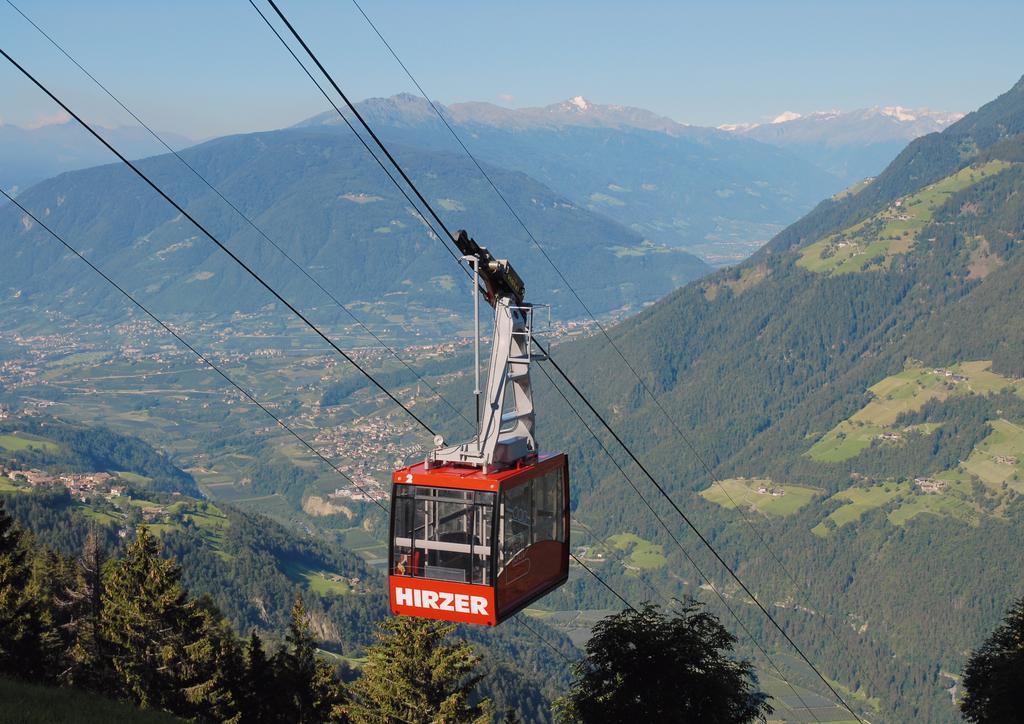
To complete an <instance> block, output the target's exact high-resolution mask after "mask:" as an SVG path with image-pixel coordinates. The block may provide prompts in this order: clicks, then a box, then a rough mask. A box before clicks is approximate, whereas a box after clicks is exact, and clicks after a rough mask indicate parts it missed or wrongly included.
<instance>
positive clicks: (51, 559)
mask: <svg viewBox="0 0 1024 724" xmlns="http://www.w3.org/2000/svg"><path fill="white" fill-rule="evenodd" d="M31 561H32V563H31V574H30V575H29V582H28V586H27V587H26V588H25V596H26V597H27V598H28V599H29V600H30V602H31V604H30V605H31V608H32V610H33V611H34V614H33V616H32V620H31V622H30V630H31V639H32V640H33V641H34V647H33V650H32V651H31V655H30V656H28V657H27V658H25V659H23V660H22V671H23V672H24V673H25V674H26V675H28V676H30V677H31V678H33V679H36V680H45V681H54V680H56V679H57V677H58V676H59V675H60V673H61V672H62V670H63V669H64V666H63V664H64V662H63V657H64V651H65V650H66V649H67V648H68V636H67V630H66V628H65V624H67V622H68V620H69V616H68V611H67V609H66V608H65V607H64V606H63V605H62V601H61V595H62V594H63V593H64V591H65V590H66V589H67V588H68V586H69V585H70V582H71V580H72V575H73V574H72V572H71V566H70V564H69V562H68V561H67V560H66V559H65V558H64V557H63V556H61V555H60V554H59V553H57V552H56V551H53V550H51V549H49V548H35V549H33V550H32V551H31Z"/></svg>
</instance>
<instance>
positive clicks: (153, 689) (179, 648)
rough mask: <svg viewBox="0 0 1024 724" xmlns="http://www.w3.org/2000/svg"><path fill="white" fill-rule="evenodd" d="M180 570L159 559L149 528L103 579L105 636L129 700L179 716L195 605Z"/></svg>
mask: <svg viewBox="0 0 1024 724" xmlns="http://www.w3.org/2000/svg"><path fill="white" fill-rule="evenodd" d="M180 578H181V569H180V568H179V567H178V566H177V564H176V563H174V562H173V561H167V560H163V559H162V558H161V557H160V544H159V543H158V542H157V540H156V538H154V537H153V535H152V534H151V533H150V532H149V531H148V530H147V529H146V528H145V527H143V528H140V529H139V532H138V535H137V536H136V538H135V540H134V541H133V542H132V543H130V544H129V545H128V546H127V548H126V549H125V554H124V557H123V558H122V559H120V560H118V561H116V562H115V563H114V565H112V566H111V567H110V568H109V570H108V573H107V575H106V576H105V577H104V582H103V585H104V590H103V596H102V605H103V614H102V622H103V631H102V633H103V636H104V638H106V639H107V640H108V641H110V643H111V646H112V652H113V663H114V669H115V670H116V671H117V675H118V678H119V680H120V687H121V689H122V692H123V693H124V695H125V696H126V697H128V698H129V699H131V700H132V701H134V702H135V703H137V704H139V705H140V706H143V707H154V708H162V709H167V710H168V711H178V710H180V709H182V708H184V706H185V702H184V696H183V692H182V690H181V689H182V682H181V681H180V679H179V673H180V672H181V670H182V666H183V665H184V663H185V660H186V657H187V653H186V651H185V646H186V644H187V643H188V641H187V640H186V638H185V637H184V636H183V632H185V631H188V630H189V627H190V626H191V625H192V623H193V621H194V617H195V605H194V603H193V602H190V601H189V600H188V598H187V597H186V594H185V590H184V589H183V588H182V587H181V584H180V583H179V581H180Z"/></svg>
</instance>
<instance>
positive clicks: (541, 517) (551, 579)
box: [389, 454, 569, 626]
mask: <svg viewBox="0 0 1024 724" xmlns="http://www.w3.org/2000/svg"><path fill="white" fill-rule="evenodd" d="M568 503H569V463H568V459H567V458H566V456H565V454H558V455H550V456H540V458H539V459H538V461H537V462H536V463H534V464H531V465H522V466H520V467H514V468H510V469H507V470H502V471H499V472H493V473H486V474H485V473H484V472H483V471H482V470H481V469H480V468H473V467H463V466H457V465H450V464H446V465H442V466H438V467H431V468H430V469H428V468H427V467H426V465H425V464H424V463H418V464H416V465H413V466H410V467H407V468H404V469H402V470H399V471H397V472H395V474H394V487H393V490H392V500H391V546H390V548H391V555H390V576H389V588H390V593H391V610H392V611H393V612H394V613H395V614H400V615H409V616H419V617H424V618H435V619H444V620H447V621H458V622H460V623H478V624H486V625H490V626H494V625H496V624H498V623H501V622H502V621H504V620H505V619H507V618H508V617H509V616H512V615H513V614H515V613H516V612H518V611H519V610H520V609H522V608H523V607H525V606H527V605H529V604H530V603H532V602H533V601H536V600H537V599H538V598H540V597H541V596H544V595H545V594H547V593H548V592H550V591H551V590H553V589H554V588H557V587H558V586H560V585H562V584H563V583H565V581H566V579H567V578H568V576H569V504H568Z"/></svg>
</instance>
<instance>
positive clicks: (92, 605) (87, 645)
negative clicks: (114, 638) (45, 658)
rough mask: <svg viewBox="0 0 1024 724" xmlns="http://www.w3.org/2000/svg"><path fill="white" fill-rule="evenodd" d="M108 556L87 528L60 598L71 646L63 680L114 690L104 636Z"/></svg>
mask: <svg viewBox="0 0 1024 724" xmlns="http://www.w3.org/2000/svg"><path fill="white" fill-rule="evenodd" d="M106 562H107V556H106V553H105V552H104V551H103V547H102V546H101V545H100V542H99V538H98V537H97V536H96V531H95V530H91V531H89V535H88V536H87V537H86V539H85V545H84V546H83V548H82V554H81V555H80V556H79V557H78V560H77V561H76V564H75V581H74V584H73V585H71V586H70V587H69V588H68V589H67V591H65V593H64V595H63V597H62V600H63V605H64V606H65V607H66V609H67V616H68V621H67V623H66V624H65V627H66V629H67V632H68V637H69V640H70V646H69V650H68V653H67V659H68V662H67V670H66V673H65V676H64V679H65V681H66V683H68V684H71V685H72V686H76V687H79V688H86V689H92V690H93V691H99V692H106V693H113V682H114V669H113V663H112V661H111V658H110V646H109V644H108V642H107V641H106V639H105V638H104V637H103V632H102V619H103V567H104V565H106Z"/></svg>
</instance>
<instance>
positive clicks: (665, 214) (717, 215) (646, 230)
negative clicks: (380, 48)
mask: <svg viewBox="0 0 1024 724" xmlns="http://www.w3.org/2000/svg"><path fill="white" fill-rule="evenodd" d="M359 108H360V112H361V114H362V115H364V117H366V118H367V120H368V121H369V122H370V123H371V124H372V125H373V126H374V128H375V129H377V130H378V132H379V133H380V135H381V136H382V137H383V138H385V140H389V141H391V142H393V143H399V144H404V145H407V146H412V147H418V148H431V149H437V150H445V151H454V152H461V149H460V148H459V146H458V143H457V142H456V141H455V140H454V139H453V138H452V135H451V133H450V132H449V130H448V129H447V128H446V127H445V126H444V124H443V123H442V122H441V120H440V119H438V117H437V115H436V114H435V112H434V109H432V108H431V107H430V105H429V104H428V103H427V101H426V100H424V99H423V98H421V97H418V96H412V95H409V94H400V95H397V96H393V97H391V98H371V99H368V100H366V101H364V102H363V103H362V104H360V106H359ZM437 108H438V111H439V112H440V113H442V114H444V116H445V118H446V120H447V121H448V123H449V125H451V126H452V128H453V129H454V130H455V131H456V133H458V134H459V136H460V138H461V139H462V140H463V142H464V143H465V145H466V146H467V147H468V148H469V149H470V151H472V153H473V154H474V155H476V156H477V157H478V158H479V159H481V160H483V161H486V162H489V163H492V164H495V165H497V166H500V167H502V168H508V169H511V170H514V171H520V172H522V173H525V174H528V175H529V176H531V177H533V178H536V179H537V180H539V181H541V182H542V183H544V184H546V185H548V186H550V187H551V188H553V189H557V190H558V191H559V192H560V193H563V194H565V195H566V196H567V197H568V198H570V199H571V200H573V201H574V202H575V203H577V204H579V205H581V206H582V207H584V208H587V209H589V210H591V211H595V212H598V213H601V214H602V215H605V216H608V217H610V218H612V219H614V220H616V221H618V222H620V223H622V224H625V225H626V226H628V227H630V228H631V229H632V230H633V231H635V232H637V233H639V234H641V235H642V236H644V237H645V238H647V239H650V240H652V241H654V242H655V243H661V244H667V245H669V246H672V247H677V248H682V249H685V250H687V251H690V252H692V253H696V254H698V255H699V256H701V257H702V258H704V259H705V260H707V261H708V262H710V263H712V264H715V265H721V264H723V263H731V262H735V261H738V260H739V259H742V258H745V257H746V256H748V255H749V254H750V253H751V252H752V251H753V250H755V249H756V248H757V247H759V246H760V245H761V244H762V243H764V241H765V240H767V239H768V238H769V237H770V236H771V235H772V234H773V233H774V232H775V231H777V230H779V229H781V228H782V226H784V225H785V224H787V223H789V222H790V221H792V220H793V219H795V218H797V217H798V216H799V215H800V214H802V213H804V212H805V211H806V210H808V209H809V208H810V207H811V206H812V205H813V203H814V202H815V201H816V200H817V199H818V197H819V196H820V193H821V191H822V189H824V190H827V191H828V192H829V193H831V192H833V191H837V190H839V189H840V188H842V186H844V185H845V184H844V183H843V182H842V181H840V180H838V179H836V178H835V177H833V176H831V175H830V174H828V173H827V172H825V171H822V170H821V169H818V168H816V167H815V166H813V165H812V164H810V163H807V162H805V161H803V160H802V159H800V158H798V157H796V156H795V155H793V154H791V153H789V152H788V151H786V150H784V149H778V148H774V147H772V146H769V145H767V144H763V143H760V142H756V141H753V140H750V139H745V138H739V137H736V136H734V135H732V134H729V133H725V132H723V131H719V130H717V129H713V128H702V127H696V126H685V125H682V124H680V123H676V122H675V121H672V120H670V119H668V118H664V117H660V116H657V115H656V114H654V113H651V112H650V111H646V110H643V109H638V108H629V107H623V106H613V105H599V104H595V103H591V102H590V101H587V100H586V99H584V98H582V97H576V98H574V99H571V100H569V101H565V102H563V103H557V104H553V105H550V106H546V107H543V108H524V109H515V110H511V109H507V108H502V107H500V106H496V105H493V104H490V103H463V104H453V105H451V106H440V105H439V106H438V107H437ZM340 123H341V122H340V120H339V119H338V117H337V115H336V114H333V113H324V114H321V115H318V116H315V117H313V118H310V119H308V120H306V121H303V122H302V123H301V124H299V125H300V127H303V128H320V129H322V130H325V131H334V132H340V133H348V130H347V129H346V128H344V126H341V125H340Z"/></svg>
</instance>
